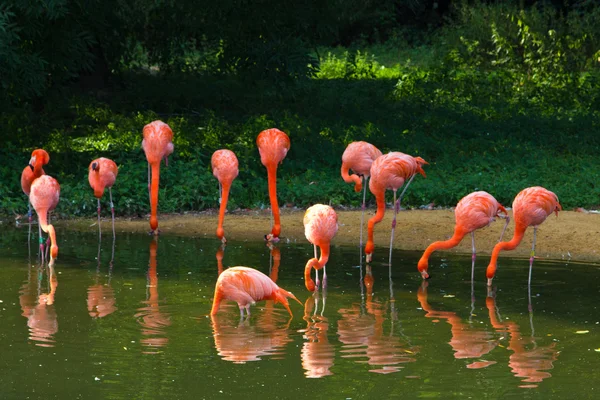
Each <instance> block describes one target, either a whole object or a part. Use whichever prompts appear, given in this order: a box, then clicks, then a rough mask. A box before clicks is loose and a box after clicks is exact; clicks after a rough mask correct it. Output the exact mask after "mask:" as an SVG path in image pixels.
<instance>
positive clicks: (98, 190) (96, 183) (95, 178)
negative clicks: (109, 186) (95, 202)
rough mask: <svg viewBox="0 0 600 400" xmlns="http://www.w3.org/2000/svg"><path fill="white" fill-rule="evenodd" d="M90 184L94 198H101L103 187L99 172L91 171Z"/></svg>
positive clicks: (97, 170)
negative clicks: (91, 183)
mask: <svg viewBox="0 0 600 400" xmlns="http://www.w3.org/2000/svg"><path fill="white" fill-rule="evenodd" d="M92 182H93V185H92V187H93V189H94V196H95V197H96V198H98V199H99V198H101V197H102V195H103V194H104V186H103V185H102V180H101V179H100V170H99V169H96V170H93V171H92Z"/></svg>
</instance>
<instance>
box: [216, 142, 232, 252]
mask: <svg viewBox="0 0 600 400" xmlns="http://www.w3.org/2000/svg"><path fill="white" fill-rule="evenodd" d="M210 164H211V166H212V170H213V175H214V176H215V178H217V179H218V180H219V204H220V209H219V226H218V227H217V237H218V238H219V239H221V242H223V243H226V242H227V239H225V231H224V230H223V220H224V219H225V210H227V199H228V198H229V189H230V188H231V183H232V182H233V180H234V179H235V178H236V177H237V176H238V173H239V171H238V159H237V157H236V156H235V153H234V152H233V151H231V150H217V151H215V152H214V153H213V155H212V158H211V159H210Z"/></svg>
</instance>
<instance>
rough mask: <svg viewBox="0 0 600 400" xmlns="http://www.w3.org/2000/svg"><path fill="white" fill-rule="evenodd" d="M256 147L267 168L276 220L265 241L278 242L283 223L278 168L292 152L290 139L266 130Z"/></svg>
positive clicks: (275, 130) (272, 130) (276, 132)
mask: <svg viewBox="0 0 600 400" xmlns="http://www.w3.org/2000/svg"><path fill="white" fill-rule="evenodd" d="M256 145H257V146H258V152H259V153H260V161H261V162H262V164H263V165H264V166H265V167H266V168H267V176H268V180H269V199H270V200H271V212H272V213H273V219H274V223H273V228H272V229H271V233H269V234H268V235H265V239H266V240H267V241H274V242H278V241H279V235H280V234H281V223H280V220H279V205H278V204H277V166H278V165H279V164H281V163H282V162H283V159H284V158H285V156H286V154H287V152H288V151H289V150H290V138H289V137H288V135H287V134H285V133H284V132H282V131H280V130H279V129H276V128H272V129H266V130H264V131H262V132H261V133H260V134H259V135H258V137H257V138H256Z"/></svg>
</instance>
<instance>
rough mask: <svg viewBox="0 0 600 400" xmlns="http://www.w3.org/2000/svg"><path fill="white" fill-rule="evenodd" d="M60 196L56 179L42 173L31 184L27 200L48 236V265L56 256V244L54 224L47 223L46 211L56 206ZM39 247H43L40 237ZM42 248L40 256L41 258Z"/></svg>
mask: <svg viewBox="0 0 600 400" xmlns="http://www.w3.org/2000/svg"><path fill="white" fill-rule="evenodd" d="M59 198H60V185H59V184H58V182H57V181H56V179H54V178H52V177H51V176H48V175H42V176H40V177H39V178H37V179H35V180H34V181H33V183H32V184H31V192H30V193H29V200H30V201H31V205H32V206H33V208H34V209H35V212H36V213H37V215H38V221H39V224H40V227H41V228H42V230H43V231H44V232H46V233H47V234H48V235H49V236H50V241H51V244H52V245H51V247H50V263H49V265H50V266H54V260H55V259H56V257H58V246H57V244H56V232H55V230H54V226H52V225H50V224H49V223H48V212H49V211H52V210H54V209H55V208H56V205H57V204H58V200H59ZM40 248H42V249H43V244H42V240H41V239H40ZM43 254H44V252H43V250H42V258H43Z"/></svg>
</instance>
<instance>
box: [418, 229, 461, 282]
mask: <svg viewBox="0 0 600 400" xmlns="http://www.w3.org/2000/svg"><path fill="white" fill-rule="evenodd" d="M467 233H468V232H466V231H465V230H464V229H462V228H461V227H460V226H457V227H456V228H454V234H453V235H452V237H451V238H450V239H448V240H440V241H437V242H433V243H431V244H430V245H429V246H427V249H425V252H424V253H423V255H422V256H421V259H420V260H419V264H418V269H419V271H420V272H421V273H422V272H423V271H427V268H428V267H429V257H430V256H431V254H432V253H433V252H434V251H436V250H447V249H451V248H453V247H456V246H458V244H459V243H460V242H461V240H462V239H463V238H464V237H465V235H466V234H467Z"/></svg>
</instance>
